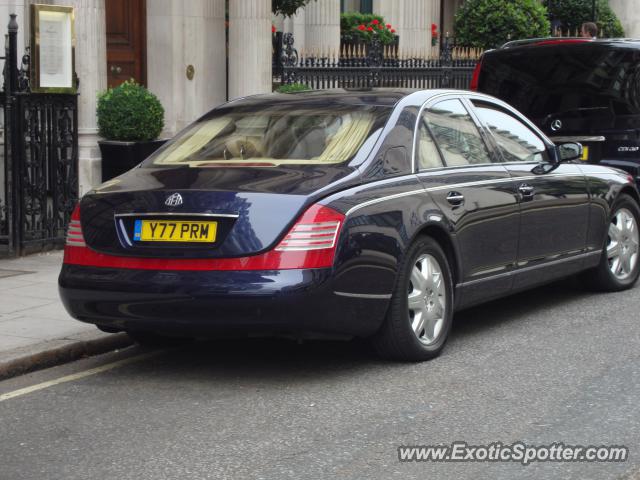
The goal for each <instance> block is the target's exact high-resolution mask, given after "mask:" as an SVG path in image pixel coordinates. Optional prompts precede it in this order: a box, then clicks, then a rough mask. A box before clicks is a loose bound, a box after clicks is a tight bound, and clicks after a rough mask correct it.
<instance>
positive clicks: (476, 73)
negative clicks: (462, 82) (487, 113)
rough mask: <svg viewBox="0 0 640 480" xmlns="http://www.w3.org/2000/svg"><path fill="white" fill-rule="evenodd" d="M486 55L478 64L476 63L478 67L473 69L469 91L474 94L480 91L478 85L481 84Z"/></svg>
mask: <svg viewBox="0 0 640 480" xmlns="http://www.w3.org/2000/svg"><path fill="white" fill-rule="evenodd" d="M483 58H484V55H483V56H481V57H480V60H478V63H476V67H475V68H474V69H473V76H472V77H471V83H470V84H469V90H473V91H474V92H477V91H478V85H479V84H480V70H482V59H483Z"/></svg>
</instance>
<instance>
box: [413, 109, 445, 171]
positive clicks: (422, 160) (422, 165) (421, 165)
mask: <svg viewBox="0 0 640 480" xmlns="http://www.w3.org/2000/svg"><path fill="white" fill-rule="evenodd" d="M443 166H444V163H442V157H440V152H438V147H436V144H435V142H434V141H433V138H432V137H431V132H429V128H428V127H427V122H426V120H425V119H424V117H423V118H421V119H420V126H419V127H418V169H419V170H426V169H429V168H439V167H443Z"/></svg>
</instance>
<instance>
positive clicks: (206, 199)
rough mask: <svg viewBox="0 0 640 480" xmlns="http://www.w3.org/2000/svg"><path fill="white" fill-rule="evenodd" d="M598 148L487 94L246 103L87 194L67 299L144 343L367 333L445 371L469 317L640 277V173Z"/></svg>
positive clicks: (71, 252) (296, 97) (70, 256)
mask: <svg viewBox="0 0 640 480" xmlns="http://www.w3.org/2000/svg"><path fill="white" fill-rule="evenodd" d="M580 155H581V147H580V145H578V144H575V143H569V144H564V145H560V146H555V145H554V144H553V143H551V142H550V141H549V140H548V139H547V138H546V137H545V136H544V134H542V133H541V132H540V131H539V130H538V129H537V128H536V127H535V126H534V125H533V124H532V123H531V122H529V121H528V120H526V119H525V118H524V117H522V116H521V115H520V114H519V113H518V112H516V111H515V110H513V109H512V108H511V107H509V106H508V105H507V104H505V103H503V102H501V101H499V100H496V99H494V98H492V97H489V96H486V95H483V94H477V93H472V92H461V91H442V90H433V91H406V90H369V91H331V92H309V93H300V94H289V95H282V94H280V95H278V94H276V95H264V96H255V97H249V98H244V99H240V100H236V101H233V102H230V103H227V104H225V105H222V106H220V107H218V108H216V109H214V110H212V111H211V112H210V113H208V114H206V115H205V116H204V117H202V118H201V119H200V120H198V121H197V122H195V123H194V124H193V125H191V126H190V127H189V128H187V129H186V130H185V131H183V132H182V133H180V134H179V135H178V136H177V137H176V138H174V139H173V140H172V141H171V142H169V143H168V144H166V145H165V146H164V147H163V148H162V149H161V150H159V151H158V152H157V153H155V154H154V155H153V156H151V157H150V158H148V159H147V160H146V161H145V162H143V163H142V164H141V165H140V166H139V167H138V168H135V169H133V170H131V171H130V172H128V173H126V174H124V175H122V176H120V177H118V178H116V179H114V180H111V181H109V182H107V183H105V184H103V185H102V186H100V187H99V188H97V189H95V190H93V191H91V192H89V193H88V194H87V195H85V196H84V197H83V198H82V200H81V202H80V204H79V205H78V207H77V208H76V210H75V212H74V214H73V218H72V221H71V225H70V227H69V234H68V239H67V246H66V249H65V259H64V265H63V267H62V272H61V274H60V282H59V283H60V294H61V297H62V300H63V302H64V304H65V306H66V308H67V310H68V311H69V312H70V314H71V315H73V316H74V317H75V318H77V319H79V320H82V321H85V322H90V323H94V324H96V325H97V326H98V327H99V328H101V329H103V330H105V331H109V332H115V331H126V332H129V333H130V334H131V335H132V336H133V337H134V338H136V339H139V340H141V341H151V340H153V339H156V338H158V337H162V336H165V335H166V336H186V337H207V336H213V335H229V334H230V335H246V334H250V335H265V334H266V335H290V336H294V337H299V338H307V337H354V336H358V337H368V338H371V340H372V342H373V345H374V346H375V347H376V349H377V350H378V351H379V352H380V353H381V354H382V355H384V356H386V357H391V358H397V359H406V360H422V359H427V358H430V357H433V356H435V355H437V354H438V353H439V352H440V351H441V350H442V347H443V345H444V343H445V341H446V339H447V336H448V334H449V331H450V328H451V322H452V316H453V313H454V311H456V310H459V309H463V308H466V307H469V306H472V305H476V304H478V303H481V302H486V301H488V300H491V299H494V298H498V297H502V296H505V295H508V294H510V293H512V292H516V291H521V290H524V289H528V288H531V287H535V286H537V285H541V284H543V283H547V282H550V281H553V280H556V279H559V278H562V277H566V276H568V275H572V274H577V273H581V272H584V273H583V275H584V277H585V279H586V280H587V281H589V282H590V283H592V284H594V285H595V286H597V287H598V288H601V289H604V290H621V289H625V288H629V287H631V286H632V285H633V284H634V283H635V282H636V280H637V278H638V274H639V273H640V267H639V262H638V244H639V231H638V222H639V220H640V210H639V208H638V191H637V190H636V188H635V186H634V182H633V179H631V178H629V176H628V174H626V173H624V172H621V171H618V170H614V169H610V168H607V167H603V166H599V165H590V164H586V163H581V162H580V161H579V160H578V159H579V157H580Z"/></svg>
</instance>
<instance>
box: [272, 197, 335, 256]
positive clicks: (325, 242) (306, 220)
mask: <svg viewBox="0 0 640 480" xmlns="http://www.w3.org/2000/svg"><path fill="white" fill-rule="evenodd" d="M343 220H344V215H341V214H339V213H338V212H336V211H335V210H332V209H330V208H328V207H323V206H322V205H313V206H312V207H311V208H309V210H307V211H306V212H305V214H304V215H302V217H301V218H300V219H299V220H298V221H297V222H296V224H295V225H294V226H293V227H292V228H291V230H290V231H289V233H288V234H287V236H286V237H284V238H283V239H282V241H281V242H280V244H279V245H278V246H277V247H276V250H278V251H281V252H295V251H301V250H325V249H327V250H328V249H333V248H334V247H335V244H336V237H337V236H338V231H339V230H340V225H342V221H343Z"/></svg>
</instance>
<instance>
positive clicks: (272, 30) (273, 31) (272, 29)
mask: <svg viewBox="0 0 640 480" xmlns="http://www.w3.org/2000/svg"><path fill="white" fill-rule="evenodd" d="M276 32H277V29H276V26H275V25H271V33H276Z"/></svg>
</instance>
